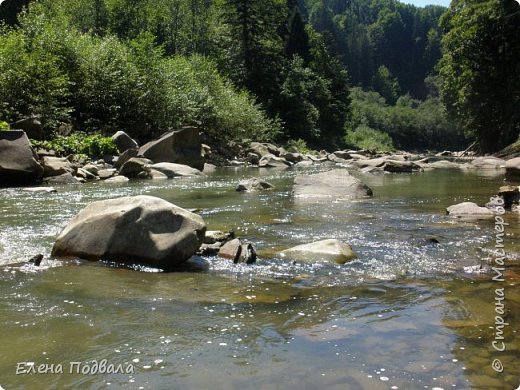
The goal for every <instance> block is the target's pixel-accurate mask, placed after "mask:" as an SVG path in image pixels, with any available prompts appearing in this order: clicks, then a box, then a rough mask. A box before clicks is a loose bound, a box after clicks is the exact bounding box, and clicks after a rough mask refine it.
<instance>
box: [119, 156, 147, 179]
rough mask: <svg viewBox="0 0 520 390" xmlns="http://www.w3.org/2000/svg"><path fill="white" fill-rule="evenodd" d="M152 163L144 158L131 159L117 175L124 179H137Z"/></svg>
mask: <svg viewBox="0 0 520 390" xmlns="http://www.w3.org/2000/svg"><path fill="white" fill-rule="evenodd" d="M151 163H152V162H151V161H150V160H148V159H146V158H141V157H132V158H131V159H130V160H128V161H127V162H125V163H124V164H123V166H122V167H121V169H120V170H119V174H120V175H122V176H126V177H130V178H132V177H138V175H139V174H140V173H141V172H148V168H147V167H148V165H150V164H151Z"/></svg>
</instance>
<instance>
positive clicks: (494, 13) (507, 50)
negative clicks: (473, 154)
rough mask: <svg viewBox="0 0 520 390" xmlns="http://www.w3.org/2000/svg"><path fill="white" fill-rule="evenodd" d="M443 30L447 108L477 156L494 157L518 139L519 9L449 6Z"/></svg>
mask: <svg viewBox="0 0 520 390" xmlns="http://www.w3.org/2000/svg"><path fill="white" fill-rule="evenodd" d="M442 26H443V27H444V29H445V30H446V35H445V36H444V39H443V42H442V43H443V53H444V55H443V58H442V61H441V63H440V70H441V75H442V78H443V85H442V96H443V99H444V102H445V103H446V107H447V108H448V110H449V113H450V115H451V117H452V118H454V120H456V121H457V122H458V123H459V125H460V126H461V127H462V128H463V129H464V130H465V132H466V134H467V135H468V137H471V138H477V140H478V141H479V145H480V149H481V151H483V152H494V151H497V150H499V149H501V148H503V147H504V146H506V145H508V144H510V143H512V142H514V141H515V140H516V139H517V138H518V135H519V133H520V109H519V107H520V61H519V59H520V5H519V4H518V3H517V2H515V1H513V0H489V1H479V0H456V1H452V4H451V6H450V8H449V10H448V12H447V13H446V14H445V15H444V17H443V20H442Z"/></svg>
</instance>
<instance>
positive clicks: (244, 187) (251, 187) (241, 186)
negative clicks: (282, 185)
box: [236, 177, 274, 192]
mask: <svg viewBox="0 0 520 390" xmlns="http://www.w3.org/2000/svg"><path fill="white" fill-rule="evenodd" d="M273 188H274V186H273V185H272V184H271V183H268V182H266V181H264V180H260V179H257V178H256V177H253V178H252V179H247V180H242V181H241V182H240V183H238V186H237V188H236V190H237V191H238V192H251V191H265V190H272V189H273Z"/></svg>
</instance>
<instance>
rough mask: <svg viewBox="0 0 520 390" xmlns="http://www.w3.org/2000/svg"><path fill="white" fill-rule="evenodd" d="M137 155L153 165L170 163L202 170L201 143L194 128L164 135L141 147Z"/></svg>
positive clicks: (197, 131) (186, 128)
mask: <svg viewBox="0 0 520 390" xmlns="http://www.w3.org/2000/svg"><path fill="white" fill-rule="evenodd" d="M139 155H140V156H144V157H146V158H148V159H150V160H152V161H153V162H154V163H162V162H170V163H177V164H184V165H188V166H190V167H192V168H196V169H198V170H199V171H202V170H203V169H204V158H203V157H202V142H201V140H200V135H199V129H197V128H196V127H185V128H182V129H180V130H177V131H172V132H169V133H166V134H165V135H163V136H162V137H161V138H159V139H158V140H155V141H151V142H148V143H147V144H146V145H143V146H141V148H140V149H139Z"/></svg>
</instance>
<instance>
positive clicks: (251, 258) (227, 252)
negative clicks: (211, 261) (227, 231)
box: [218, 238, 256, 264]
mask: <svg viewBox="0 0 520 390" xmlns="http://www.w3.org/2000/svg"><path fill="white" fill-rule="evenodd" d="M218 256H219V257H222V258H224V259H229V260H232V261H233V262H234V263H235V264H238V263H244V264H253V263H255V262H256V250H255V248H254V247H253V245H252V244H251V243H248V242H242V241H241V240H240V239H238V238H235V239H233V240H231V241H228V242H226V243H225V244H224V245H222V247H221V248H220V250H219V251H218Z"/></svg>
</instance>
